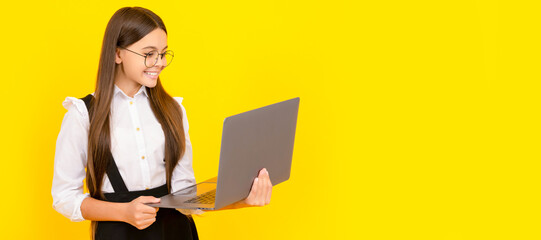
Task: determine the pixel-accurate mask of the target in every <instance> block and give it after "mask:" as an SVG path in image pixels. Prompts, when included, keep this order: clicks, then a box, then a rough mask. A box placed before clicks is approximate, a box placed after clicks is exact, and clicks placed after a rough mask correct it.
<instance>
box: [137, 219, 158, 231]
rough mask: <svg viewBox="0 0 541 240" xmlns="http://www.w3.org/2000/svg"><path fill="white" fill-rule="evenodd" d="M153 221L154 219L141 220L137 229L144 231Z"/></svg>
mask: <svg viewBox="0 0 541 240" xmlns="http://www.w3.org/2000/svg"><path fill="white" fill-rule="evenodd" d="M155 221H156V218H149V219H145V220H141V222H139V229H145V228H147V227H149V226H150V225H152V224H153V223H154V222H155Z"/></svg>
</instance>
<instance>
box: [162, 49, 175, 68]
mask: <svg viewBox="0 0 541 240" xmlns="http://www.w3.org/2000/svg"><path fill="white" fill-rule="evenodd" d="M174 56H175V55H174V54H173V51H171V50H168V51H166V52H165V53H164V54H163V58H162V61H165V62H164V63H163V65H164V66H169V64H171V62H172V61H173V57H174Z"/></svg>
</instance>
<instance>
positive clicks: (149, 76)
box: [115, 28, 167, 96]
mask: <svg viewBox="0 0 541 240" xmlns="http://www.w3.org/2000/svg"><path fill="white" fill-rule="evenodd" d="M126 49H129V50H131V51H133V52H136V53H139V54H141V55H143V56H144V55H146V54H147V53H149V52H151V51H158V52H159V53H163V52H165V51H166V50H167V34H166V33H165V31H163V30H162V29H160V28H157V29H154V30H153V31H152V32H150V33H149V34H147V35H146V36H145V37H143V38H141V39H140V40H139V41H137V42H135V43H133V44H131V45H129V46H127V47H126ZM126 49H122V48H117V51H116V57H115V62H116V63H117V64H119V65H118V66H117V68H116V72H115V84H116V85H117V86H118V87H119V88H120V89H122V90H123V91H124V92H125V93H126V94H128V95H129V96H133V94H134V93H135V92H137V90H139V88H140V86H141V85H144V86H147V87H149V88H153V87H154V86H156V83H157V81H158V76H159V75H160V72H161V71H162V70H163V69H164V67H165V65H166V63H165V61H162V59H161V58H158V62H157V63H156V65H154V66H152V67H146V66H145V58H144V57H143V56H140V55H138V54H136V53H133V52H130V51H129V50H126Z"/></svg>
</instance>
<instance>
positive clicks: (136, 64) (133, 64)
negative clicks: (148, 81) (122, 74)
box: [124, 60, 146, 76]
mask: <svg viewBox="0 0 541 240" xmlns="http://www.w3.org/2000/svg"><path fill="white" fill-rule="evenodd" d="M124 69H125V71H126V75H130V76H141V75H142V74H143V71H145V69H146V67H145V66H144V63H143V61H142V60H141V61H136V60H131V61H129V62H126V63H125V67H124Z"/></svg>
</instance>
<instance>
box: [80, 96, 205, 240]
mask: <svg viewBox="0 0 541 240" xmlns="http://www.w3.org/2000/svg"><path fill="white" fill-rule="evenodd" d="M93 97H94V96H92V94H88V95H87V96H86V97H84V98H81V100H83V101H84V102H85V105H86V108H87V110H89V113H90V106H91V104H92V103H93V101H91V100H92V99H93ZM107 177H108V178H109V180H110V182H111V185H112V186H113V189H114V193H105V194H104V195H105V199H104V200H105V201H110V202H131V201H132V200H133V199H136V198H138V197H140V196H154V197H162V196H165V195H167V194H168V193H169V192H168V190H167V184H164V185H162V186H159V187H157V188H152V189H148V190H143V191H131V192H130V191H128V188H127V187H126V184H125V183H124V180H123V179H122V176H121V175H120V172H119V171H118V167H117V165H116V163H115V161H114V158H113V155H112V154H111V153H110V154H109V166H108V167H107ZM95 239H96V240H128V239H129V240H173V239H175V240H177V239H178V240H181V239H182V240H184V239H186V240H198V239H199V237H198V234H197V229H196V227H195V223H194V221H193V219H192V217H191V216H186V215H184V214H182V213H180V212H179V211H177V210H176V209H172V208H160V209H159V211H158V212H157V213H156V221H155V222H154V223H153V224H152V225H150V226H149V227H147V228H145V229H143V230H139V229H137V228H136V227H134V226H132V225H131V224H129V223H125V222H113V221H99V222H98V225H97V229H96V233H95Z"/></svg>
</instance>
